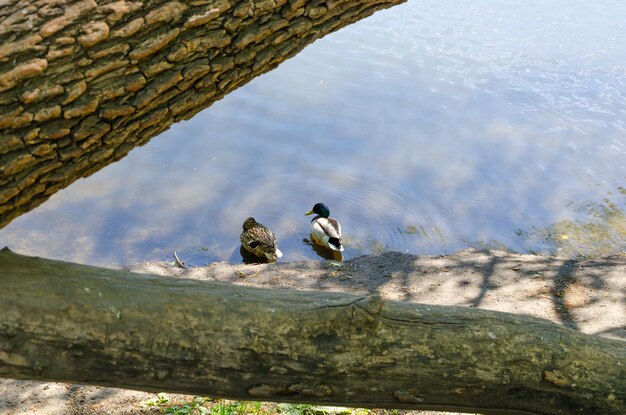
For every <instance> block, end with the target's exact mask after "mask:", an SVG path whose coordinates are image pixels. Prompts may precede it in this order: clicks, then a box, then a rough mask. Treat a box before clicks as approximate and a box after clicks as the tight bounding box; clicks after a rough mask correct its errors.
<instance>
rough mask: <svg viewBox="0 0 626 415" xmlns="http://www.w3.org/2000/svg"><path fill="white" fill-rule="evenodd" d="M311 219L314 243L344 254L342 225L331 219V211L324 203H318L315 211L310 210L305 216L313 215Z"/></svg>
mask: <svg viewBox="0 0 626 415" xmlns="http://www.w3.org/2000/svg"><path fill="white" fill-rule="evenodd" d="M314 213H315V217H313V219H311V238H312V239H313V241H314V242H316V243H318V244H320V245H322V246H325V247H326V248H329V249H332V250H333V251H338V252H342V251H343V246H341V225H340V224H339V222H337V220H336V219H333V218H330V217H329V216H330V210H329V209H328V206H326V205H325V204H323V203H316V204H315V206H313V209H311V210H309V211H308V212H307V213H305V215H312V214H314Z"/></svg>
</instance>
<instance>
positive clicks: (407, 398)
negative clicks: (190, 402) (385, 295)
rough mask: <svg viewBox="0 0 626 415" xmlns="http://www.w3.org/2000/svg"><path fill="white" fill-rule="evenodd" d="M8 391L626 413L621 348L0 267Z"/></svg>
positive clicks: (323, 301) (334, 306) (101, 275)
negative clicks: (45, 386) (17, 386)
mask: <svg viewBox="0 0 626 415" xmlns="http://www.w3.org/2000/svg"><path fill="white" fill-rule="evenodd" d="M0 269H1V270H2V274H1V277H0V310H2V317H1V320H0V376H1V377H9V378H15V379H31V380H47V381H60V382H71V383H85V384H93V385H102V386H115V387H121V388H130V389H139V390H146V391H170V392H182V393H190V394H197V395H203V396H213V397H227V398H234V399H247V400H274V401H285V402H315V403H320V404H332V405H344V406H346V405H347V406H359V407H384V408H414V409H435V410H454V411H464V412H470V411H471V412H474V411H477V412H480V413H484V414H559V415H560V414H573V413H584V414H602V415H611V414H615V415H618V414H620V415H621V414H624V413H626V403H625V401H626V382H625V380H626V364H625V362H626V347H625V343H624V342H620V341H617V340H610V339H605V338H600V337H595V336H589V335H586V334H582V333H579V332H577V331H574V330H571V329H568V328H565V327H562V326H558V325H556V324H553V323H551V322H548V321H546V320H541V319H536V318H531V317H525V316H518V315H513V314H508V313H500V312H493V311H485V310H477V309H469V308H458V307H442V306H430V305H421V304H413V303H399V302H393V301H383V300H382V299H380V298H379V297H377V296H369V297H368V296H356V295H351V294H342V293H331V292H303V291H293V290H286V289H283V290H278V289H272V290H268V289H261V288H251V287H242V286H233V285H228V284H222V283H216V282H207V281H197V280H190V279H175V278H164V277H157V276H150V275H140V274H133V273H129V272H123V271H115V270H106V269H101V268H95V267H89V266H82V265H77V264H70V263H63V262H57V261H51V260H45V259H39V258H28V257H24V256H20V255H16V254H13V253H11V252H10V251H8V250H7V249H5V250H3V251H2V252H0Z"/></svg>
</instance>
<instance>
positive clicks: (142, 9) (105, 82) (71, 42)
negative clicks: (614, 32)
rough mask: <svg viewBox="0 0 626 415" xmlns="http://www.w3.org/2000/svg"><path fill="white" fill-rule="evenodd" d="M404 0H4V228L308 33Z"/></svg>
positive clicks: (285, 52) (0, 174) (0, 21)
mask: <svg viewBox="0 0 626 415" xmlns="http://www.w3.org/2000/svg"><path fill="white" fill-rule="evenodd" d="M404 1H406V0H325V1H322V0H256V1H252V0H191V1H177V0H173V1H172V0H145V1H144V0H108V1H106V0H100V1H96V0H73V1H72V0H60V1H53V2H51V1H43V0H6V1H2V2H0V227H2V226H4V225H6V224H7V223H9V222H10V221H11V220H12V219H13V218H15V217H16V216H18V215H20V214H22V213H24V212H26V211H28V210H30V209H32V208H34V207H35V206H37V205H39V204H41V203H42V202H43V201H45V200H46V199H47V198H48V197H50V196H51V195H52V194H53V193H55V192H56V191H58V190H59V189H61V188H63V187H65V186H67V185H69V184H70V183H72V182H73V181H75V180H76V179H78V178H80V177H85V176H88V175H90V174H92V173H94V172H95V171H97V170H99V169H100V168H102V167H104V166H105V165H107V164H109V163H111V162H113V161H116V160H119V159H120V158H122V157H124V156H125V155H126V154H127V153H128V152H129V151H130V150H131V149H132V148H134V147H135V146H138V145H142V144H144V143H146V142H147V141H148V140H150V138H152V137H154V136H156V135H157V134H159V133H160V132H162V131H164V130H166V129H167V128H168V127H169V126H170V125H171V124H172V123H174V122H177V121H180V120H183V119H188V118H190V117H191V116H193V115H194V114H196V113H197V112H198V111H200V110H202V109H204V108H206V107H208V106H209V105H211V104H212V103H213V102H215V101H216V100H219V99H220V98H222V97H223V96H224V95H226V94H228V93H229V92H231V91H233V90H234V89H236V88H238V87H239V86H241V85H243V84H245V83H246V82H248V81H250V80H251V79H253V78H254V77H256V76H258V75H260V74H262V73H265V72H267V71H269V70H271V69H273V68H275V67H276V66H277V65H278V64H280V63H281V62H282V61H284V60H285V59H287V58H289V57H291V56H293V55H295V54H296V53H298V52H299V51H300V50H302V49H303V48H304V47H305V46H306V45H308V44H310V43H311V42H313V41H314V40H316V39H319V38H321V37H322V36H324V35H326V34H328V33H330V32H332V31H335V30H337V29H339V28H341V27H343V26H346V25H348V24H350V23H353V22H355V21H357V20H360V19H362V18H364V17H367V16H369V15H371V14H372V13H374V12H375V11H377V10H380V9H382V8H387V7H391V6H393V5H396V4H399V3H402V2H404Z"/></svg>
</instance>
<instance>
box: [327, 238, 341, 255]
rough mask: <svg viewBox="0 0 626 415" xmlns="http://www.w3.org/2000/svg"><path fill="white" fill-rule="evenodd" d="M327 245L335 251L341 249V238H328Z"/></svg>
mask: <svg viewBox="0 0 626 415" xmlns="http://www.w3.org/2000/svg"><path fill="white" fill-rule="evenodd" d="M328 247H329V248H330V249H332V250H335V251H339V252H341V251H343V246H341V240H340V239H339V238H328Z"/></svg>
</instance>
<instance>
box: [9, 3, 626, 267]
mask: <svg viewBox="0 0 626 415" xmlns="http://www.w3.org/2000/svg"><path fill="white" fill-rule="evenodd" d="M625 15H626V3H623V2H607V1H599V0H597V1H581V0H572V1H567V2H565V1H556V2H549V3H548V4H546V2H543V1H538V0H531V1H521V0H519V1H499V0H490V1H486V0H482V1H477V2H472V4H471V5H469V6H464V7H462V8H459V7H458V2H453V1H434V0H423V1H416V2H408V4H404V5H401V6H398V7H396V8H393V9H390V10H387V11H384V12H381V13H379V14H377V15H374V16H372V17H371V18H369V19H367V20H365V21H363V22H360V23H358V24H356V25H353V26H350V27H348V28H346V29H344V30H342V31H340V32H339V33H336V34H334V35H331V36H328V37H327V38H325V39H323V40H321V41H319V42H317V43H316V44H314V45H312V46H311V47H309V48H308V49H307V50H305V51H304V52H303V53H301V54H299V55H298V56H296V57H295V58H293V59H291V60H290V61H288V62H285V63H284V64H283V65H282V66H281V67H280V68H278V69H277V70H275V71H273V72H271V73H269V74H267V75H265V76H263V77H261V78H259V79H257V80H255V81H253V82H252V83H250V84H248V85H247V86H245V87H244V88H242V89H240V90H238V91H236V92H235V93H233V94H230V95H229V96H227V97H226V98H224V99H223V100H222V101H220V102H218V103H216V104H215V105H214V106H213V107H211V108H210V109H209V110H207V111H204V112H202V113H201V114H198V115H197V116H196V117H194V119H193V120H191V121H189V122H186V123H182V124H178V125H176V126H174V127H173V128H172V129H171V130H169V131H168V132H167V133H165V134H163V135H162V136H160V137H158V138H156V139H154V140H153V141H151V142H150V143H149V144H148V145H146V146H144V147H142V148H141V149H138V150H135V151H133V152H132V153H131V154H130V155H129V156H128V157H127V158H125V159H124V160H122V161H121V162H119V163H117V164H115V165H112V166H109V167H107V168H105V169H104V170H102V171H100V172H99V173H97V174H95V175H93V176H91V177H89V178H87V179H85V180H81V181H79V182H76V183H75V184H73V185H72V186H71V187H70V188H68V189H66V190H63V191H61V192H60V193H58V194H56V195H55V196H54V197H53V198H51V199H50V200H49V201H48V202H47V203H45V204H44V205H42V206H41V207H39V208H37V209H36V210H34V211H33V212H31V213H29V214H26V215H24V216H22V217H20V218H18V219H16V220H15V221H13V222H12V223H11V224H10V225H9V226H7V227H6V228H4V229H2V230H0V243H2V244H4V245H8V246H10V247H11V248H13V249H14V250H16V251H18V252H22V253H26V254H32V255H42V256H47V257H53V258H60V259H66V260H72V261H78V262H84V263H91V264H102V265H117V264H127V263H133V262H138V261H142V260H164V259H168V260H169V259H171V258H172V251H174V250H176V251H177V252H178V254H179V256H180V258H181V260H182V261H184V262H186V263H187V264H189V265H200V264H204V263H207V262H210V261H216V260H227V261H233V262H240V261H241V260H242V259H241V255H240V254H239V240H238V238H239V232H240V227H241V223H242V221H243V220H244V219H245V218H246V217H247V216H254V217H255V218H257V219H258V220H259V221H260V222H262V223H264V224H265V225H266V226H268V227H270V228H271V229H272V230H273V231H274V233H275V234H276V236H277V237H278V238H279V244H280V247H281V250H282V251H283V253H284V254H285V255H284V257H283V258H281V259H280V261H293V260H299V259H305V258H319V256H318V254H317V253H316V252H315V251H314V250H313V249H312V248H311V247H310V246H309V245H307V244H306V243H305V242H303V240H304V239H306V238H308V231H309V220H308V219H307V218H306V217H304V216H303V213H304V212H306V211H307V210H308V209H309V208H310V206H312V204H313V203H315V202H317V201H324V202H325V203H327V204H328V205H329V206H330V208H331V211H332V215H333V216H334V217H336V218H337V219H339V220H340V221H341V223H342V227H343V232H344V238H345V245H346V251H345V252H344V257H345V258H351V257H354V256H357V255H361V254H364V253H372V252H382V251H386V250H397V251H405V252H412V253H428V254H439V253H444V254H445V253H448V252H452V251H455V250H458V249H462V248H465V247H467V246H487V247H507V248H509V249H512V250H516V251H521V252H528V251H533V250H548V251H553V250H556V249H559V248H562V244H561V242H562V241H563V239H558V235H561V234H565V235H568V238H570V240H575V241H577V242H576V248H575V249H574V250H572V251H567V250H565V251H560V252H566V253H567V254H568V255H576V254H578V253H583V254H589V253H595V252H597V251H596V250H597V247H598V244H601V245H602V246H603V248H602V250H601V252H603V253H610V252H618V251H620V250H621V249H624V246H625V243H624V238H623V237H622V238H621V239H620V238H619V237H615V235H619V230H616V229H620V228H619V226H623V222H620V221H619V219H617V218H618V217H619V215H620V214H621V215H622V217H623V212H624V211H625V210H626V198H625V196H624V195H623V194H621V193H619V191H618V190H617V189H620V188H624V186H626V125H625V120H626V95H625V94H624V91H626V67H625V66H624V63H623V57H624V56H626V43H624V42H623V41H622V40H623V33H625V32H626V31H625V29H626V28H625V27H624V26H625V21H624V19H623V16H625ZM587 205H589V206H604V207H609V206H612V207H611V208H610V210H611V212H615V213H612V214H611V215H604V216H603V215H597V211H594V210H589V209H587V210H585V209H581V208H580V206H587ZM588 223H593V224H599V225H600V226H602V227H604V228H606V229H607V231H606V232H604V231H603V232H600V233H598V232H597V231H593V232H591V233H587V232H588V229H589V226H585V225H584V224H588ZM619 223H622V225H619ZM562 224H573V225H575V227H577V228H576V229H578V230H580V232H578V231H577V232H576V234H577V235H578V234H579V233H580V235H587V237H581V238H578V237H574V236H572V235H573V232H572V231H571V229H572V228H571V226H570V227H569V228H567V229H568V230H563V229H561V228H562ZM616 226H617V228H615V227H616ZM541 229H544V230H547V231H546V232H548V235H555V236H557V237H552V236H549V237H542V236H541V235H542V231H540V230H541ZM610 229H613V230H610ZM594 232H595V233H594ZM616 232H617V233H616ZM592 234H593V235H596V237H591V236H590V235H592ZM557 242H558V243H557ZM574 251H575V252H574Z"/></svg>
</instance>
